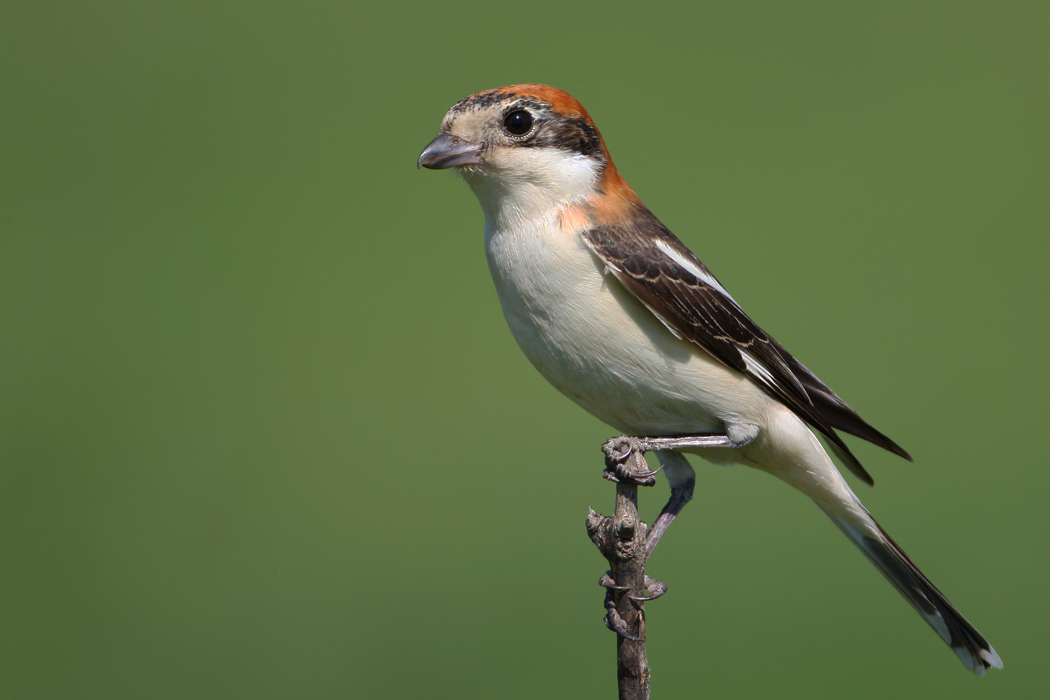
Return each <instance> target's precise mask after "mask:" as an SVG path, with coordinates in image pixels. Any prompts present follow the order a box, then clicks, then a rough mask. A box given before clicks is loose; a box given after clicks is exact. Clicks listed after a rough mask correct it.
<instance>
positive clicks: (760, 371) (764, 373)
mask: <svg viewBox="0 0 1050 700" xmlns="http://www.w3.org/2000/svg"><path fill="white" fill-rule="evenodd" d="M739 350H740V356H741V357H743V358H744V364H745V365H746V366H747V371H748V372H750V373H751V374H752V375H753V376H756V377H758V378H759V379H761V380H762V382H763V383H764V384H765V385H766V386H768V387H770V388H771V389H776V388H778V387H779V386H780V383H779V382H778V381H777V380H776V378H775V377H774V376H773V373H772V372H770V371H769V369H767V368H766V366H765V365H764V364H762V363H761V362H759V361H758V360H756V359H755V356H754V355H752V354H751V353H750V352H748V351H747V350H745V349H744V348H739Z"/></svg>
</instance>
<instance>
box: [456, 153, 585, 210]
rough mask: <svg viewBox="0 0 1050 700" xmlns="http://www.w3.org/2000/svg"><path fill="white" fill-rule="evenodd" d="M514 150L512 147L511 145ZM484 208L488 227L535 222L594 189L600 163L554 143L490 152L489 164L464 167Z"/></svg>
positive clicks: (463, 170) (465, 176) (464, 173)
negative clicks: (555, 145)
mask: <svg viewBox="0 0 1050 700" xmlns="http://www.w3.org/2000/svg"><path fill="white" fill-rule="evenodd" d="M508 150H509V149H508ZM462 174H463V179H464V180H466V181H467V184H469V185H470V188H471V189H472V190H474V194H476V195H477V197H478V201H479V202H481V209H482V211H484V212H485V223H486V228H489V229H492V228H495V229H501V228H505V227H508V226H515V225H519V224H522V223H525V222H528V221H534V220H536V219H539V218H542V217H544V216H550V214H551V212H556V211H558V210H560V209H561V208H562V207H564V206H565V205H567V204H570V203H572V202H574V201H579V200H582V199H585V198H587V197H590V196H591V195H593V194H594V193H595V190H596V187H597V184H598V178H599V176H600V174H601V164H600V163H598V162H597V161H595V160H594V159H593V158H590V157H588V156H583V155H579V154H570V153H566V152H564V151H559V150H556V149H550V148H515V149H513V152H507V151H506V150H504V151H503V152H500V151H495V152H490V154H489V157H488V158H487V162H486V164H485V165H483V166H480V167H476V168H463V169H462Z"/></svg>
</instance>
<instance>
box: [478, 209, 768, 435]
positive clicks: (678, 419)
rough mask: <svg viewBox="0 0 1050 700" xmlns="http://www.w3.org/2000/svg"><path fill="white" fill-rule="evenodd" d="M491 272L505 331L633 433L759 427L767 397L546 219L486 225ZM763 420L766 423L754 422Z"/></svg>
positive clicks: (549, 373) (563, 383)
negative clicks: (678, 333)
mask: <svg viewBox="0 0 1050 700" xmlns="http://www.w3.org/2000/svg"><path fill="white" fill-rule="evenodd" d="M486 250H487V253H488V260H489V268H490V270H491V272H492V277H493V280H494V281H495V283H496V291H497V293H498V294H499V299H500V303H501V304H502V306H503V313H504V315H505V316H506V318H507V322H508V324H509V325H510V329H511V332H512V333H513V334H514V337H515V339H516V340H517V341H518V344H519V345H520V346H521V349H522V350H523V351H524V352H525V355H526V356H527V357H528V358H529V360H530V361H531V362H532V364H533V365H535V366H536V368H537V369H538V370H539V371H540V372H541V373H542V374H543V376H544V377H546V378H547V380H548V381H549V382H550V383H551V384H553V385H554V386H555V387H556V388H557V389H558V390H559V391H561V392H562V393H564V394H565V395H566V396H568V397H569V398H571V399H572V400H573V401H575V402H576V403H578V404H579V405H580V406H582V407H584V408H585V409H587V410H588V411H590V412H591V413H592V414H594V415H595V416H597V417H598V418H600V419H601V420H603V421H605V422H606V423H609V424H610V425H612V426H614V427H615V428H617V429H618V430H622V431H625V432H627V433H630V434H636V435H661V434H662V435H671V434H685V433H704V432H721V431H723V430H724V429H725V425H726V424H727V423H749V424H753V425H761V422H757V421H758V417H759V416H764V415H765V414H766V413H768V408H769V402H770V401H771V399H769V397H768V396H767V395H766V394H765V393H764V392H763V391H762V390H761V389H759V388H758V387H757V386H755V385H754V383H752V382H751V381H750V380H748V379H747V378H746V377H744V376H743V375H742V374H740V373H739V372H736V371H733V370H731V369H728V368H726V367H725V366H724V365H722V364H721V363H719V362H717V361H716V360H714V359H713V358H712V357H711V356H710V355H708V354H707V353H706V352H705V351H703V350H702V349H700V348H699V347H697V346H695V345H694V344H692V343H690V342H688V341H682V340H679V339H677V338H675V337H674V336H673V335H672V334H671V333H670V331H668V330H667V328H665V327H664V326H663V324H662V323H661V322H660V321H659V320H658V319H657V318H656V317H655V316H654V315H653V314H652V312H650V311H649V310H648V309H647V308H645V306H643V305H642V304H641V303H640V302H639V301H638V300H637V299H636V298H635V297H634V296H633V295H632V294H631V293H630V292H629V291H627V289H625V288H624V287H623V286H622V285H621V284H620V283H619V282H618V281H617V280H616V279H615V278H614V277H613V276H612V275H611V274H610V275H607V274H605V271H604V265H603V264H602V263H601V261H600V260H598V258H597V257H596V256H594V254H593V253H591V251H590V250H589V249H588V248H587V247H586V246H585V245H584V243H583V241H582V239H581V237H580V235H579V233H578V232H567V231H564V230H562V229H561V228H560V227H559V226H558V224H557V222H556V221H555V220H553V219H542V218H541V219H536V220H533V221H531V222H528V223H525V224H521V223H520V222H519V225H517V226H514V227H506V228H499V227H498V225H496V226H494V225H492V223H491V220H490V223H489V224H487V225H486ZM762 422H764V421H762Z"/></svg>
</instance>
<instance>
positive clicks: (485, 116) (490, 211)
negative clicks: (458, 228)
mask: <svg viewBox="0 0 1050 700" xmlns="http://www.w3.org/2000/svg"><path fill="white" fill-rule="evenodd" d="M418 165H419V166H420V167H425V168H431V169H445V168H455V169H456V171H457V172H458V173H459V174H461V175H462V176H463V178H464V179H465V180H466V181H467V182H468V183H469V184H470V186H471V188H472V189H473V190H474V192H475V193H476V194H477V196H478V199H479V200H480V201H481V205H482V208H483V209H484V210H485V213H486V216H489V217H490V218H491V217H493V216H495V217H500V218H506V217H508V216H513V217H530V216H532V215H534V214H535V213H537V212H549V211H551V210H552V208H554V209H557V208H559V207H561V206H564V205H568V204H581V203H584V201H585V200H586V201H592V202H594V203H597V201H598V200H602V199H609V198H612V199H618V200H631V201H637V197H636V196H635V194H634V192H633V191H631V188H630V187H628V186H627V184H626V183H625V182H624V181H623V178H621V177H620V175H619V173H618V172H617V171H616V167H615V166H614V165H613V162H612V159H611V158H610V157H609V152H608V151H607V150H606V148H605V142H604V141H603V140H602V136H601V134H600V133H598V129H597V128H596V127H595V126H594V122H593V121H592V120H591V117H590V115H589V114H587V110H585V109H584V108H583V105H581V104H580V103H579V102H577V101H576V99H575V98H574V97H573V96H572V95H570V94H569V93H567V92H565V91H564V90H559V89H558V88H554V87H550V86H549V85H510V86H508V87H502V88H496V89H494V90H486V91H484V92H479V93H476V94H473V95H471V96H470V97H466V98H464V99H462V100H460V101H459V102H457V103H456V104H454V105H452V108H451V109H450V110H449V111H448V114H446V115H445V120H444V121H443V122H442V124H441V131H440V133H439V134H438V137H437V138H435V139H434V140H433V141H431V142H430V144H429V145H428V146H427V147H426V148H425V149H424V150H423V153H422V154H421V155H420V156H419V162H418Z"/></svg>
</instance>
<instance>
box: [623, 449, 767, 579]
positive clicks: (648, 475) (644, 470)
mask: <svg viewBox="0 0 1050 700" xmlns="http://www.w3.org/2000/svg"><path fill="white" fill-rule="evenodd" d="M755 435H757V433H755V434H752V435H749V436H748V439H747V440H744V441H740V442H738V441H735V440H733V438H731V437H729V436H728V435H689V436H686V437H630V436H627V435H621V436H619V437H615V438H613V439H612V440H609V441H608V442H606V443H605V444H604V445H602V451H603V452H604V453H605V465H606V467H605V472H604V473H603V474H602V476H604V477H605V478H606V479H609V480H610V481H616V482H620V481H623V482H627V483H632V484H637V485H639V486H652V485H653V484H654V483H656V479H655V476H656V472H655V471H651V470H649V468H648V467H647V466H646V464H645V457H644V455H645V453H646V452H658V451H663V450H681V449H688V448H695V447H734V448H735V447H743V446H745V445H747V444H748V443H750V442H751V440H753V439H754V437H755ZM682 461H683V462H684V458H683V460H682ZM681 471H682V472H683V474H682V476H681V477H680V478H679V479H671V478H670V475H668V476H669V479H668V480H669V481H670V482H671V498H670V500H668V501H667V505H665V506H664V508H663V510H662V511H660V516H659V517H658V518H657V519H656V522H655V523H653V527H652V529H651V530H650V531H649V535H648V537H647V538H646V558H647V559H648V558H649V556H650V555H651V554H652V553H653V550H654V549H656V545H657V543H659V542H660V538H661V537H662V536H663V534H664V533H665V532H666V531H667V528H668V527H670V525H671V521H672V520H674V519H675V516H677V515H678V514H679V513H680V512H681V511H682V508H684V507H685V504H686V503H688V502H689V501H690V500H692V498H693V487H694V486H695V484H696V479H695V478H694V477H693V475H692V469H691V468H689V466H688V464H684V465H683V469H682V470H681ZM686 475H688V476H686Z"/></svg>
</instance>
